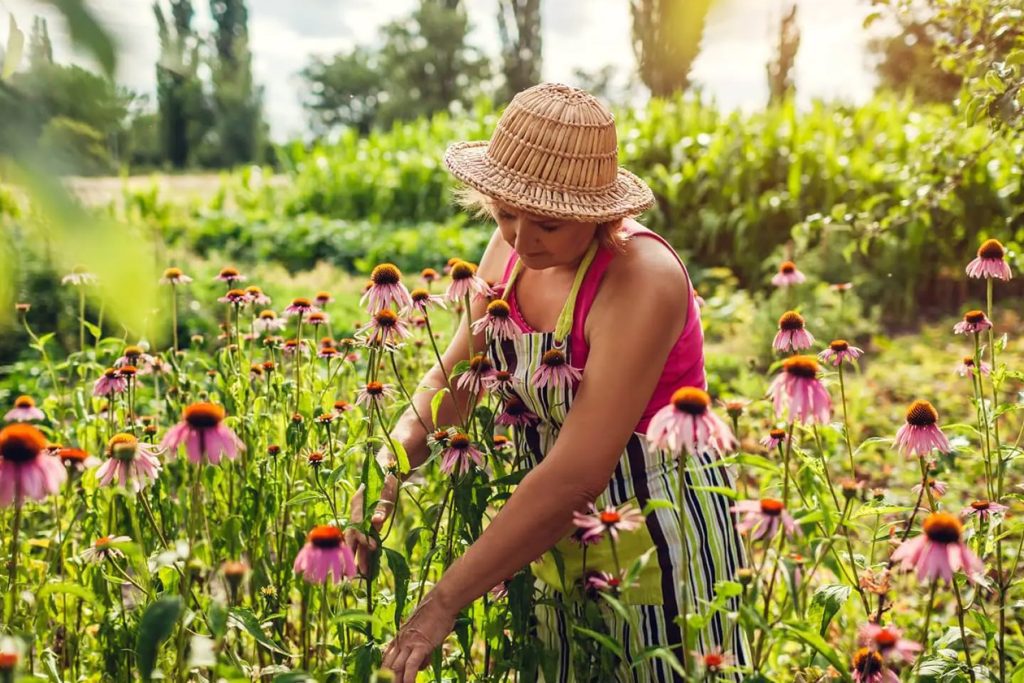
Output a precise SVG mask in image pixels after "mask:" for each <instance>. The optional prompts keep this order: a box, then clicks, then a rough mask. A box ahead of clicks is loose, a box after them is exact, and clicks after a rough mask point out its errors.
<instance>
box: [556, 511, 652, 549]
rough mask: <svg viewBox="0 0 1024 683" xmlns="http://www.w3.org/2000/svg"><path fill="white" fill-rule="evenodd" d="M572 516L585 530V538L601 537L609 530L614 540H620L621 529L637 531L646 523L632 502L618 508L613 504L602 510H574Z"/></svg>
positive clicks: (577, 524) (578, 525)
mask: <svg viewBox="0 0 1024 683" xmlns="http://www.w3.org/2000/svg"><path fill="white" fill-rule="evenodd" d="M572 517H573V523H574V524H575V525H576V526H577V527H579V528H580V529H582V530H583V540H588V539H592V538H600V537H601V536H603V535H604V534H605V533H606V532H607V533H608V535H610V536H611V537H612V540H614V541H618V540H619V532H620V531H635V530H636V529H639V528H640V525H642V524H643V523H644V516H643V514H641V513H640V511H639V510H637V509H636V508H635V507H633V504H632V503H625V504H623V505H622V507H620V508H619V509H617V510H616V509H615V508H614V507H613V506H611V505H609V506H607V507H606V508H605V509H604V510H601V511H600V512H598V511H597V510H594V509H593V508H592V509H591V511H590V512H588V513H587V514H583V513H580V512H577V511H575V510H574V511H573V513H572Z"/></svg>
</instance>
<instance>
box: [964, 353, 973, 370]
mask: <svg viewBox="0 0 1024 683" xmlns="http://www.w3.org/2000/svg"><path fill="white" fill-rule="evenodd" d="M964 365H966V366H967V367H969V368H973V367H974V358H972V357H971V356H964Z"/></svg>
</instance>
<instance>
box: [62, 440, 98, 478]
mask: <svg viewBox="0 0 1024 683" xmlns="http://www.w3.org/2000/svg"><path fill="white" fill-rule="evenodd" d="M53 454H54V455H56V456H57V457H58V458H60V462H61V464H62V465H64V467H65V469H67V471H68V473H69V474H81V473H82V472H84V471H86V470H87V469H90V468H92V467H96V466H97V465H99V464H100V459H99V458H97V457H94V456H92V455H89V454H88V453H86V452H85V451H83V450H82V449H81V448H71V447H64V446H59V447H57V448H55V449H53Z"/></svg>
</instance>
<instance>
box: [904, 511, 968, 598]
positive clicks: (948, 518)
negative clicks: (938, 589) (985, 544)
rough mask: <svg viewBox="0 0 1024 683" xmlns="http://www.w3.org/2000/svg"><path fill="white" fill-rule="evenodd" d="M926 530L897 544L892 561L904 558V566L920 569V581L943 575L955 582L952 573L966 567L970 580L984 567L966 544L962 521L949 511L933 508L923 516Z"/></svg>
mask: <svg viewBox="0 0 1024 683" xmlns="http://www.w3.org/2000/svg"><path fill="white" fill-rule="evenodd" d="M922 528H923V529H924V533H921V534H918V535H917V536H915V537H914V538H912V539H910V540H909V541H904V542H903V544H902V545H901V546H900V547H898V548H896V550H895V551H894V552H893V554H892V561H893V562H901V563H902V568H903V569H914V570H916V571H917V579H918V580H919V581H933V580H935V579H939V578H941V579H943V580H944V581H945V582H946V583H952V581H953V573H954V572H956V571H959V570H963V571H964V573H965V574H966V575H967V578H968V580H970V581H974V580H975V578H974V575H975V574H978V573H980V572H982V571H983V570H984V568H985V567H984V565H983V564H982V562H981V560H980V559H978V556H977V555H975V554H974V552H973V551H972V550H971V549H970V548H968V547H967V544H966V543H964V542H963V540H962V538H961V536H962V534H963V529H964V527H963V525H962V524H961V523H960V520H959V519H957V518H956V517H954V516H953V515H951V514H949V513H948V512H933V513H931V514H930V515H928V517H927V518H926V519H925V520H924V524H923V525H922Z"/></svg>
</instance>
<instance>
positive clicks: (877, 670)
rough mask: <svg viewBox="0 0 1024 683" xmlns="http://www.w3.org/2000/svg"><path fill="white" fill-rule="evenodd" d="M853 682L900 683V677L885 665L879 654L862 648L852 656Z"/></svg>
mask: <svg viewBox="0 0 1024 683" xmlns="http://www.w3.org/2000/svg"><path fill="white" fill-rule="evenodd" d="M852 668H853V680H854V681H856V683H900V677H899V676H897V675H896V674H895V673H893V672H892V670H891V669H889V667H887V666H886V665H885V660H884V659H883V658H882V655H881V653H880V652H878V651H876V650H872V649H870V648H866V647H862V648H861V649H859V650H857V652H855V653H854V655H853V667H852Z"/></svg>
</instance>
